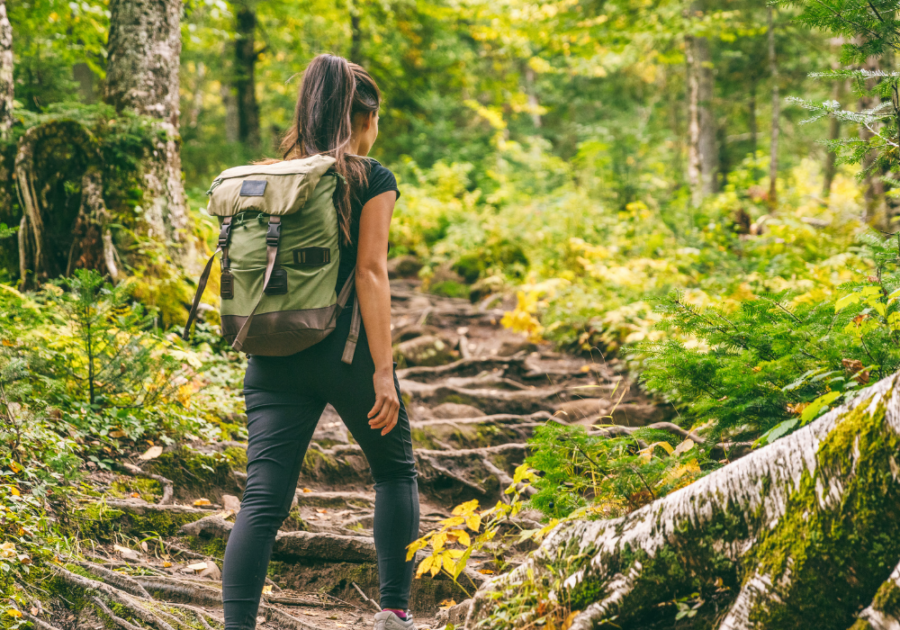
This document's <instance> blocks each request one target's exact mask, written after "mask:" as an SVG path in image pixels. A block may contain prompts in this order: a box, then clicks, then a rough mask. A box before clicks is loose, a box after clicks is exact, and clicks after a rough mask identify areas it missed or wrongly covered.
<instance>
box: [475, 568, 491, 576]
mask: <svg viewBox="0 0 900 630" xmlns="http://www.w3.org/2000/svg"><path fill="white" fill-rule="evenodd" d="M478 572H479V573H483V574H484V575H494V572H493V570H491V569H478Z"/></svg>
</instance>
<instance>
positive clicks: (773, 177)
mask: <svg viewBox="0 0 900 630" xmlns="http://www.w3.org/2000/svg"><path fill="white" fill-rule="evenodd" d="M767 13H768V23H769V29H768V30H769V70H770V72H771V74H772V141H771V146H770V148H769V207H770V208H773V209H774V208H775V207H776V205H777V204H778V132H779V131H780V123H779V120H778V119H779V113H780V110H781V101H780V99H779V97H778V61H777V59H776V58H775V10H774V9H773V8H772V6H771V5H770V6H769V7H768V10H767Z"/></svg>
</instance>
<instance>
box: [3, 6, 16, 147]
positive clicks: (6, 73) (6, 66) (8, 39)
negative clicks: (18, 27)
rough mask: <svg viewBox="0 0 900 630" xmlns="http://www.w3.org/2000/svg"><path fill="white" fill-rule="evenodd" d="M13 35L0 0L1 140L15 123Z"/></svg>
mask: <svg viewBox="0 0 900 630" xmlns="http://www.w3.org/2000/svg"><path fill="white" fill-rule="evenodd" d="M12 36H13V33H12V25H11V24H10V23H9V18H7V17H6V1H5V0H0V140H2V139H5V138H6V137H7V135H8V134H9V130H10V129H11V128H12V123H13V116H12V113H13V96H15V85H14V84H13V50H12Z"/></svg>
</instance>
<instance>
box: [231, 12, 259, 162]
mask: <svg viewBox="0 0 900 630" xmlns="http://www.w3.org/2000/svg"><path fill="white" fill-rule="evenodd" d="M236 9H237V13H236V15H235V19H236V22H235V40H234V89H235V93H236V96H237V123H238V141H240V142H242V143H243V144H244V145H245V146H246V147H247V148H249V149H250V150H251V151H257V150H259V104H258V103H257V102H256V60H257V57H258V56H259V53H258V52H257V51H256V7H254V6H253V5H252V4H251V3H250V2H241V3H238V4H237V5H236Z"/></svg>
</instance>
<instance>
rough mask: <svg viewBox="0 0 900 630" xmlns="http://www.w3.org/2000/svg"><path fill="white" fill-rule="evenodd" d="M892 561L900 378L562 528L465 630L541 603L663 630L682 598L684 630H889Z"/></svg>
mask: <svg viewBox="0 0 900 630" xmlns="http://www.w3.org/2000/svg"><path fill="white" fill-rule="evenodd" d="M898 562H900V373H896V374H894V375H892V376H890V377H888V378H886V379H883V380H882V381H880V382H878V383H876V384H875V385H873V386H872V387H869V388H867V389H865V390H863V391H861V392H860V393H859V394H858V395H857V396H856V397H854V398H853V399H852V400H851V401H850V402H848V403H847V404H845V405H842V406H840V407H838V408H836V409H834V410H832V411H830V412H828V413H827V414H825V415H824V416H822V417H821V418H819V419H818V420H816V421H814V422H812V423H811V424H809V425H808V426H806V427H804V428H802V429H800V430H798V431H796V432H794V433H793V434H791V435H790V436H788V437H785V438H783V439H780V440H778V441H777V442H775V443H774V444H771V445H769V446H767V447H765V448H762V449H759V450H757V451H754V452H753V453H751V454H749V455H747V456H745V457H744V458H742V459H739V460H738V461H736V462H734V463H732V464H730V465H727V466H725V467H723V468H721V469H719V470H717V471H715V472H713V473H711V474H709V475H707V476H706V477H704V478H702V479H700V480H698V481H696V482H695V483H693V484H692V485H690V486H687V487H686V488H683V489H681V490H678V491H676V492H674V493H672V494H670V495H669V496H667V497H665V498H663V499H660V500H658V501H655V502H654V503H651V504H649V505H647V506H645V507H643V508H641V509H639V510H636V511H634V512H632V513H631V514H629V515H627V516H624V517H621V518H617V519H612V520H596V521H588V520H575V521H570V522H565V523H562V524H561V525H559V526H558V527H557V528H556V529H555V530H553V532H551V534H550V535H549V536H548V537H547V539H546V540H545V541H544V542H543V544H542V545H541V547H540V548H539V549H538V550H536V551H535V552H534V553H532V554H531V556H530V557H529V559H528V560H527V561H526V562H524V563H523V564H522V565H520V566H519V567H517V568H516V569H514V570H513V571H511V572H510V573H508V574H506V575H503V576H500V577H498V578H496V579H494V580H492V581H491V582H490V583H489V584H488V585H486V586H485V587H482V589H480V590H479V592H478V593H477V594H476V596H475V598H474V601H473V603H472V605H471V607H470V610H469V612H468V615H467V619H466V628H468V629H469V630H474V628H475V627H476V624H478V623H479V622H481V625H479V626H478V627H479V628H482V629H485V630H492V629H495V628H500V627H504V628H511V627H523V626H526V625H530V626H531V627H534V622H535V621H537V620H538V619H537V613H535V612H534V611H535V610H541V609H543V611H544V614H554V609H558V610H559V611H560V614H562V615H563V618H565V616H567V615H568V611H569V610H571V611H573V612H576V613H577V614H575V616H574V618H573V619H570V620H569V621H570V622H571V625H570V626H569V627H570V628H571V629H572V630H588V629H590V628H596V627H598V626H602V625H603V623H604V620H612V619H614V623H615V627H619V628H623V629H637V628H644V627H664V624H665V623H666V622H667V624H668V625H666V626H665V627H669V626H671V625H672V624H673V623H674V621H675V613H676V612H677V610H676V609H675V607H674V606H673V605H672V602H673V600H677V599H679V598H684V599H691V598H692V597H693V596H692V595H691V594H692V593H699V597H695V598H694V599H693V600H692V601H696V600H697V599H702V600H703V601H704V603H703V604H701V605H698V606H697V610H696V611H695V614H696V615H697V616H696V617H695V618H694V620H693V624H694V625H692V626H691V627H704V628H706V627H709V628H719V629H720V630H737V629H739V628H740V629H752V628H755V629H760V630H763V629H768V628H816V629H817V630H847V629H848V628H850V627H851V626H852V627H853V629H854V630H862V629H864V628H897V627H898V625H897V624H898V623H900V621H898V619H897V616H898V614H900V611H898V607H897V606H896V605H894V606H892V607H887V606H885V605H884V604H885V602H889V603H893V602H896V601H897V597H896V595H898V594H900V592H898V590H897V589H898V587H900V578H898V577H897V576H898V570H897V565H898ZM886 592H887V594H888V595H890V597H886V596H885V594H886ZM504 619H506V620H507V621H504ZM885 619H887V621H885ZM701 620H702V621H701ZM547 627H549V624H548V626H547Z"/></svg>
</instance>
